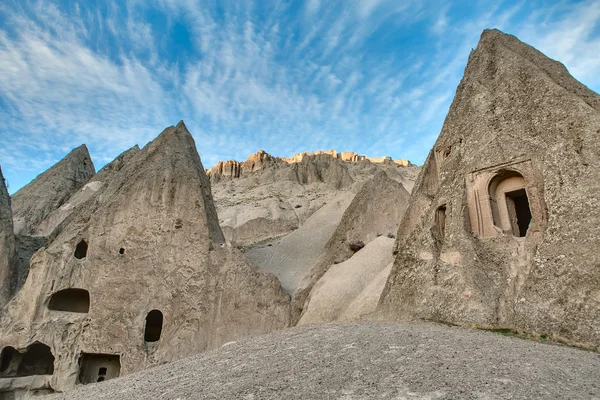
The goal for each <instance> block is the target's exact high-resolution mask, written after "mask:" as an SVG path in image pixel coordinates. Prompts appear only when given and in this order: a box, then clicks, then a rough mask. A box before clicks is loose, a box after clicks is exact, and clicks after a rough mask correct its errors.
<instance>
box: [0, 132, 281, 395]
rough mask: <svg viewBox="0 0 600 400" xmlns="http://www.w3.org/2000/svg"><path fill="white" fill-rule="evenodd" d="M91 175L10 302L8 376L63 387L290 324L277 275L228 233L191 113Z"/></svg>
mask: <svg viewBox="0 0 600 400" xmlns="http://www.w3.org/2000/svg"><path fill="white" fill-rule="evenodd" d="M90 184H94V185H92V186H93V187H83V188H82V189H81V190H80V191H79V192H77V193H75V194H74V195H73V196H71V199H70V200H69V201H68V202H69V203H70V204H71V206H70V207H71V208H70V209H69V212H66V213H65V214H64V215H62V216H60V218H57V221H59V220H60V221H59V222H57V226H56V228H54V229H53V233H52V234H51V236H50V239H49V243H48V244H47V246H46V247H45V248H43V249H41V250H39V251H38V252H37V253H36V254H35V255H34V256H33V258H32V259H31V264H30V271H29V276H28V277H27V280H26V282H25V285H24V286H23V288H22V289H21V290H20V291H19V292H18V293H17V295H16V296H15V298H13V299H12V300H11V302H10V303H9V304H8V305H7V307H6V308H5V309H4V310H3V313H2V315H1V323H0V348H3V349H4V350H3V353H2V357H3V362H4V361H5V360H8V361H6V362H7V363H8V365H9V366H8V368H7V369H6V370H3V371H0V386H3V387H9V388H22V387H27V388H28V389H43V390H60V391H63V390H66V389H69V388H72V387H73V386H75V385H76V383H80V382H83V383H85V382H96V381H97V380H104V379H110V378H111V377H115V376H119V375H124V374H128V373H131V372H134V371H137V370H140V369H143V368H146V367H148V366H151V365H156V364H159V363H163V362H166V361H170V360H174V359H177V358H181V357H184V356H187V355H189V354H192V353H195V352H199V351H202V350H206V349H209V348H214V347H218V346H220V345H221V344H223V343H225V342H228V341H231V340H236V339H237V338H240V337H245V336H250V335H254V334H259V333H264V332H268V331H271V330H276V329H281V328H283V327H286V326H288V323H289V297H288V295H287V294H286V293H285V292H284V291H283V290H282V289H281V287H280V285H279V282H278V281H277V279H276V278H275V277H274V276H273V275H270V274H267V273H264V272H261V271H259V270H257V269H256V268H254V267H251V266H250V265H248V264H247V263H246V261H245V259H244V257H243V256H242V255H241V254H240V253H239V252H238V251H237V250H236V249H234V248H232V247H231V246H229V245H227V244H226V243H225V241H224V238H223V234H222V232H221V229H220V227H219V223H218V219H217V213H216V210H215V207H214V204H213V199H212V194H211V190H210V183H209V179H208V177H207V176H206V173H205V170H204V168H203V166H202V163H201V161H200V157H199V156H198V153H197V152H196V147H195V143H194V141H193V139H192V137H191V135H190V134H189V132H188V131H187V128H186V127H185V125H184V124H183V122H181V123H180V124H179V125H177V127H170V128H167V129H166V130H165V131H164V132H163V133H161V135H160V136H159V137H158V138H157V139H155V140H154V141H153V142H151V143H149V144H148V145H147V146H145V147H144V148H143V149H141V150H139V149H137V148H134V149H132V150H130V151H128V152H126V153H124V154H123V155H121V156H120V157H119V158H117V159H116V160H115V161H114V162H113V163H111V164H109V165H108V166H107V167H106V168H104V169H103V170H102V171H100V172H99V173H98V175H97V177H96V178H95V179H94V180H93V182H90ZM2 204H4V203H2ZM3 254H4V253H3ZM36 343H37V344H36ZM12 349H16V350H12ZM11 352H12V353H11ZM33 353H34V354H35V357H34V367H35V368H37V371H33V375H35V376H34V377H33V378H32V377H31V376H22V375H23V374H22V373H19V372H18V371H21V368H22V365H23V363H22V362H21V363H20V364H19V362H20V361H19V360H21V359H23V360H24V359H25V358H26V357H28V356H27V354H33ZM11 355H12V358H11ZM51 357H53V358H54V359H53V361H50V359H51ZM29 363H31V361H29ZM103 363H104V364H103ZM13 364H15V365H14V366H13ZM98 366H100V367H101V368H100V369H98ZM32 368H33V367H32ZM50 368H52V371H50ZM31 371H32V370H30V372H31ZM50 373H52V374H51V375H50ZM15 375H17V376H15ZM34 378H35V379H34Z"/></svg>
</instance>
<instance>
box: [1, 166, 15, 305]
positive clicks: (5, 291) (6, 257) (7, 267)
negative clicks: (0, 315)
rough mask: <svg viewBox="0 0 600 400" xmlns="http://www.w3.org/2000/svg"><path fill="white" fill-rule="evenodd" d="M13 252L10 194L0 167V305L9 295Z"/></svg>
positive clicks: (13, 238) (13, 239)
mask: <svg viewBox="0 0 600 400" xmlns="http://www.w3.org/2000/svg"><path fill="white" fill-rule="evenodd" d="M14 254H15V237H14V234H13V221H12V212H11V207H10V196H9V194H8V190H6V182H5V181H4V175H3V174H2V169H1V168H0V307H2V306H4V304H6V302H7V301H8V299H9V296H10V280H11V275H12V263H13V258H14Z"/></svg>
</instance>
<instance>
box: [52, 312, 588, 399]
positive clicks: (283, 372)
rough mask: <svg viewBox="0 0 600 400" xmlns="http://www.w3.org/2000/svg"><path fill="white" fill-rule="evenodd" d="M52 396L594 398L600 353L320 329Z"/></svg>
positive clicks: (459, 334)
mask: <svg viewBox="0 0 600 400" xmlns="http://www.w3.org/2000/svg"><path fill="white" fill-rule="evenodd" d="M53 398H61V399H73V400H75V399H86V400H87V399H127V400H136V399H366V398H381V399H409V398H428V399H450V398H471V399H500V398H502V399H504V398H512V399H520V398H523V399H524V398H547V399H555V398H570V399H574V398H584V399H585V398H587V399H589V398H600V355H599V354H597V353H592V352H586V351H582V350H578V349H574V348H568V347H561V346H555V345H548V344H542V343H537V342H533V341H527V340H522V339H518V338H513V337H505V336H502V335H499V334H494V333H489V332H483V331H476V330H470V329H466V328H454V327H447V326H443V325H437V324H426V323H410V324H408V323H405V324H360V325H321V326H316V325H313V326H304V327H298V328H292V329H287V330H284V331H279V332H276V333H273V334H268V335H264V336H260V337H257V338H253V339H249V340H245V341H243V342H242V341H241V342H237V343H232V344H228V345H225V346H224V347H222V348H220V349H217V350H213V351H209V352H206V353H202V354H199V355H197V356H194V357H190V358H186V359H183V360H180V361H177V362H174V363H171V364H166V365H162V366H160V367H156V368H153V369H149V370H146V371H142V372H139V373H136V374H132V375H129V376H126V377H124V378H119V379H114V380H112V381H106V382H102V383H97V384H92V385H88V386H85V387H81V388H80V389H77V390H74V391H71V392H69V393H67V394H66V395H64V397H63V396H57V397H53Z"/></svg>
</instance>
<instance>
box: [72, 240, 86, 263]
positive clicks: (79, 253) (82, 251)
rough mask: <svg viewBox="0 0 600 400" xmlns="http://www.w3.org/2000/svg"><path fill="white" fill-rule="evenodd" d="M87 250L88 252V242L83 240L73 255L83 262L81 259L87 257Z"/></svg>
mask: <svg viewBox="0 0 600 400" xmlns="http://www.w3.org/2000/svg"><path fill="white" fill-rule="evenodd" d="M87 250H88V244H87V242H86V241H85V240H81V241H80V242H79V243H77V246H76V247H75V252H74V253H73V255H74V256H75V258H77V259H78V260H81V259H83V258H85V257H87Z"/></svg>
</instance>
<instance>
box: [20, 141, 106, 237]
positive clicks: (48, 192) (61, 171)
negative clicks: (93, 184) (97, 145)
mask: <svg viewBox="0 0 600 400" xmlns="http://www.w3.org/2000/svg"><path fill="white" fill-rule="evenodd" d="M95 173H96V170H95V168H94V164H93V163H92V159H91V158H90V155H89V153H88V150H87V147H86V146H85V145H81V146H79V147H78V148H76V149H74V150H73V151H71V153H69V154H68V155H67V156H66V157H65V158H63V159H62V160H60V161H59V162H58V163H56V164H55V165H54V166H52V168H50V169H49V170H47V171H46V172H44V173H43V174H40V175H39V176H38V177H36V178H35V179H34V180H33V181H32V182H31V183H29V184H28V185H27V186H25V187H23V188H22V189H21V190H19V191H18V192H16V193H15V194H14V195H13V196H12V212H13V219H14V230H15V233H16V234H21V235H29V236H31V235H33V234H34V233H35V231H36V229H37V226H38V224H39V223H40V222H41V221H42V220H44V219H45V218H46V217H47V216H48V215H49V214H50V213H51V212H52V211H54V210H56V209H57V208H59V207H60V206H61V205H62V204H63V203H64V202H65V201H66V200H67V199H68V198H69V197H70V196H71V195H72V194H73V193H74V192H76V191H77V190H79V189H80V188H81V187H82V186H83V185H84V184H85V183H86V182H87V181H89V180H90V178H91V177H92V176H94V174H95Z"/></svg>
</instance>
